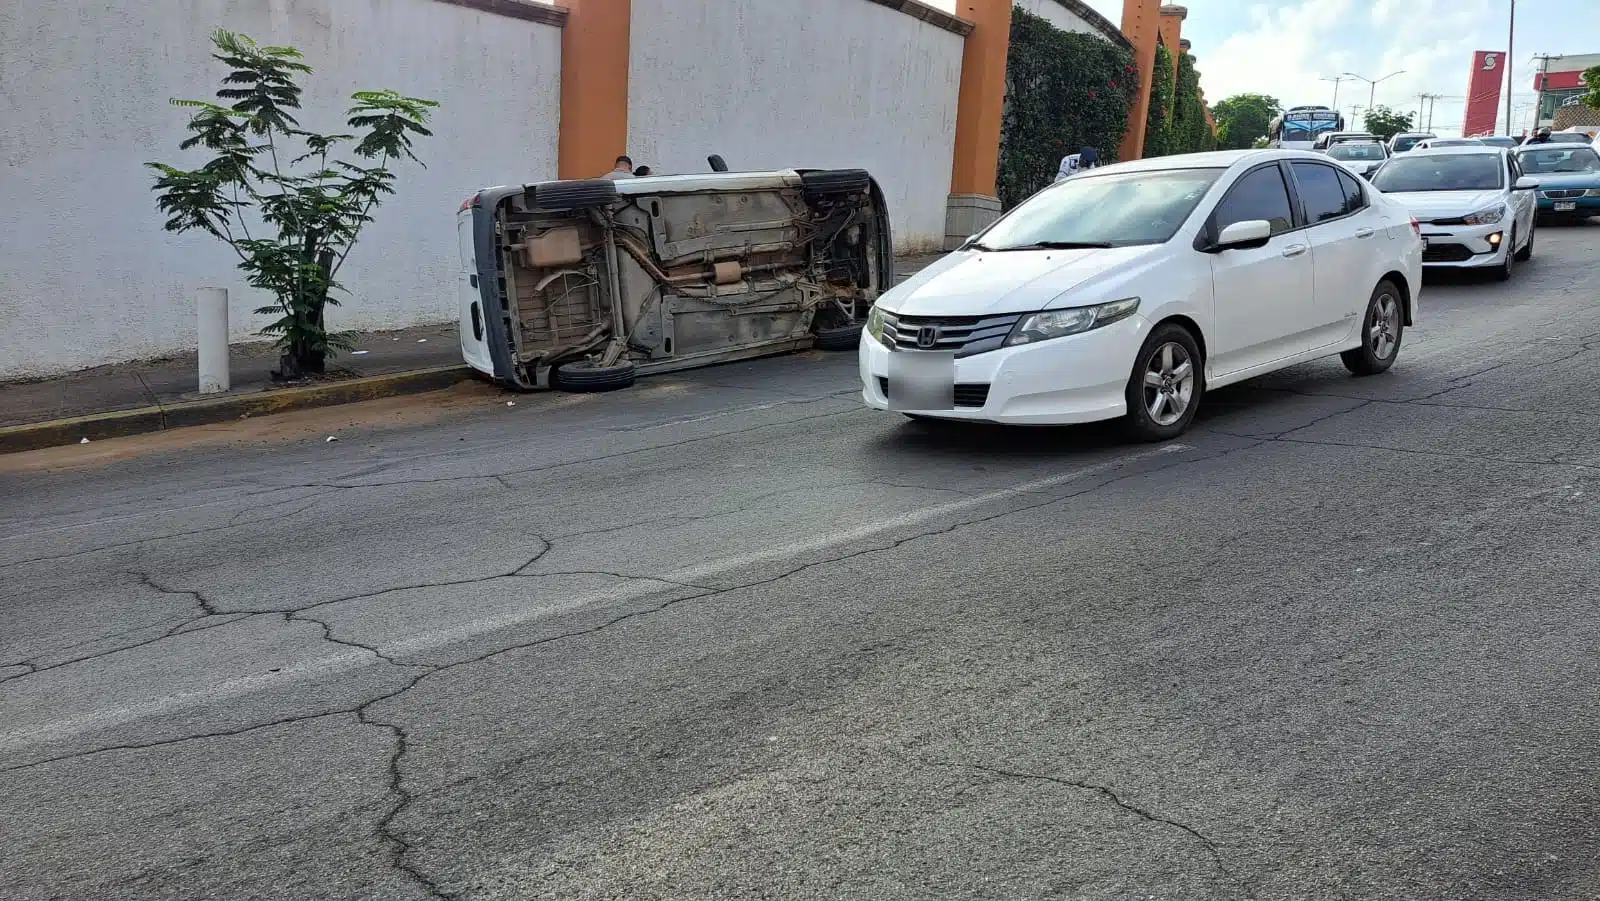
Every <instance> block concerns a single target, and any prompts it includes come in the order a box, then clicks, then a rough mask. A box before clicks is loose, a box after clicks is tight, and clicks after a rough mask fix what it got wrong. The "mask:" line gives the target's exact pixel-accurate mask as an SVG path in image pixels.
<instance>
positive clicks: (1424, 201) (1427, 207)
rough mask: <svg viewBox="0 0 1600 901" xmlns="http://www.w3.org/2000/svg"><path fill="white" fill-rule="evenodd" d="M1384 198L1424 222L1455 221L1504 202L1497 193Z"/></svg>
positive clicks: (1437, 193) (1430, 193)
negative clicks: (1390, 199) (1434, 220)
mask: <svg viewBox="0 0 1600 901" xmlns="http://www.w3.org/2000/svg"><path fill="white" fill-rule="evenodd" d="M1385 196H1386V197H1391V198H1393V199H1395V200H1397V201H1399V202H1400V203H1401V204H1402V205H1404V206H1405V208H1406V209H1408V210H1410V211H1411V215H1413V216H1415V217H1417V218H1418V219H1421V220H1424V221H1426V220H1429V219H1455V218H1457V217H1459V216H1465V215H1466V214H1468V213H1472V212H1476V211H1478V210H1481V209H1483V208H1484V207H1490V206H1494V205H1495V204H1497V203H1504V202H1505V195H1504V194H1502V193H1500V192H1499V191H1416V192H1411V193H1398V194H1386V195H1385Z"/></svg>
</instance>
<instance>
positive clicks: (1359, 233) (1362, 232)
mask: <svg viewBox="0 0 1600 901" xmlns="http://www.w3.org/2000/svg"><path fill="white" fill-rule="evenodd" d="M1356 237H1358V238H1370V237H1372V229H1370V228H1358V229H1356Z"/></svg>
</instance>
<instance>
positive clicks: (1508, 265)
mask: <svg viewBox="0 0 1600 901" xmlns="http://www.w3.org/2000/svg"><path fill="white" fill-rule="evenodd" d="M1516 246H1517V230H1516V229H1515V228H1512V229H1511V246H1510V247H1507V248H1506V261H1505V262H1504V263H1502V264H1501V265H1500V266H1498V267H1496V268H1495V270H1494V280H1495V281H1497V282H1509V281H1511V276H1512V275H1513V274H1514V273H1515V272H1516V271H1517V252H1516Z"/></svg>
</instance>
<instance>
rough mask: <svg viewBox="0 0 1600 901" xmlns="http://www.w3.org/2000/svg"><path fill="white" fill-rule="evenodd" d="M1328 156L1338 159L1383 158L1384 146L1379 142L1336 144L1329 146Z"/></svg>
mask: <svg viewBox="0 0 1600 901" xmlns="http://www.w3.org/2000/svg"><path fill="white" fill-rule="evenodd" d="M1328 156H1331V157H1333V158H1334V159H1336V160H1381V159H1383V156H1384V155H1383V147H1382V145H1379V144H1354V143H1349V144H1335V145H1333V146H1332V147H1329V148H1328Z"/></svg>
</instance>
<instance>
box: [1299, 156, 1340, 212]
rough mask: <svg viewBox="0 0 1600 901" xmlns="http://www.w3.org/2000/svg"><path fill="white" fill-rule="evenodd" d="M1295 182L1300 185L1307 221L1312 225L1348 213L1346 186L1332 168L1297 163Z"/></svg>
mask: <svg viewBox="0 0 1600 901" xmlns="http://www.w3.org/2000/svg"><path fill="white" fill-rule="evenodd" d="M1290 165H1292V166H1294V177H1295V180H1296V181H1298V182H1299V183H1300V200H1301V201H1302V202H1303V203H1304V204H1305V210H1306V221H1307V222H1309V223H1311V224H1312V225H1316V224H1317V223H1318V222H1326V221H1328V220H1329V219H1338V218H1339V217H1340V216H1343V215H1345V213H1346V212H1347V210H1346V204H1347V202H1348V201H1347V200H1346V197H1345V191H1344V186H1342V185H1340V184H1339V173H1338V172H1337V171H1336V170H1335V169H1334V168H1333V167H1332V166H1324V165H1321V164H1319V163H1301V162H1295V163H1291V164H1290Z"/></svg>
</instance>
